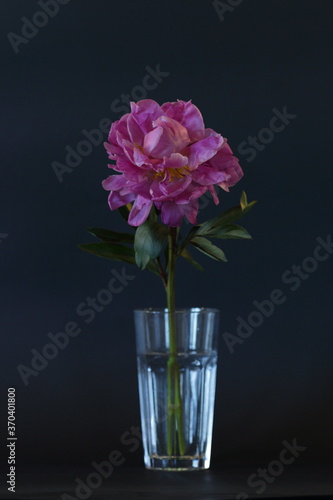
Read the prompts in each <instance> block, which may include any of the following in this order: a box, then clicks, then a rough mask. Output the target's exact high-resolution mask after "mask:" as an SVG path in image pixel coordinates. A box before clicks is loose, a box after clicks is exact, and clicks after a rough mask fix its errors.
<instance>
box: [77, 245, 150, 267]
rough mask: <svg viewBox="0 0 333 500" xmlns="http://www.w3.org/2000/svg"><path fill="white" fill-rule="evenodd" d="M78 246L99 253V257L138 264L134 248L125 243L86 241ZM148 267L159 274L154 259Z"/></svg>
mask: <svg viewBox="0 0 333 500" xmlns="http://www.w3.org/2000/svg"><path fill="white" fill-rule="evenodd" d="M78 247H79V248H80V249H81V250H84V251H85V252H88V253H91V254H93V255H97V256H98V257H104V258H105V259H110V260H116V261H121V262H126V263H127V264H132V265H134V266H136V261H135V252H134V249H133V248H130V247H126V246H124V245H118V244H112V243H109V242H101V241H100V242H98V243H84V244H83V245H78ZM147 269H149V271H152V272H153V273H155V274H157V275H158V276H159V272H158V269H157V266H156V264H155V262H154V261H149V262H148V264H147Z"/></svg>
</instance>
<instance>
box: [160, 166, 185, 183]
mask: <svg viewBox="0 0 333 500" xmlns="http://www.w3.org/2000/svg"><path fill="white" fill-rule="evenodd" d="M189 173H190V169H189V168H188V166H187V165H184V166H183V167H178V168H172V167H169V168H166V169H165V170H163V172H156V173H154V178H155V179H160V180H163V181H164V180H165V179H166V178H167V175H168V174H169V182H172V181H174V180H176V179H182V178H183V177H186V176H187V175H188V174H189Z"/></svg>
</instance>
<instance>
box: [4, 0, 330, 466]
mask: <svg viewBox="0 0 333 500" xmlns="http://www.w3.org/2000/svg"><path fill="white" fill-rule="evenodd" d="M40 3H41V4H43V1H42V2H40ZM51 3H52V2H51ZM60 4H61V5H60ZM48 5H49V9H51V7H50V4H48ZM57 5H58V12H56V10H57V9H56V8H55V7H53V12H52V11H51V10H52V9H51V10H50V11H49V14H45V15H40V14H36V12H38V11H42V12H43V9H42V7H41V6H40V4H38V2H35V1H31V0H29V1H27V0H15V1H14V0H13V1H10V2H9V1H7V2H5V1H2V2H1V4H0V19H1V33H2V45H1V70H2V71H1V73H2V76H1V84H2V91H1V101H2V104H1V111H2V113H1V114H2V134H1V136H2V148H1V154H2V160H1V183H0V203H1V220H0V222H1V224H0V265H1V315H0V328H1V358H2V361H1V373H2V376H1V393H0V394H1V402H0V408H1V419H2V421H3V423H4V424H3V425H4V426H3V430H2V432H3V431H4V429H5V428H6V423H5V422H6V394H7V388H8V387H15V388H16V393H17V427H18V431H17V434H18V438H19V439H18V443H19V445H18V446H19V464H20V465H21V466H23V465H24V464H38V463H50V464H60V463H62V464H78V463H82V464H90V463H91V462H92V461H93V460H95V461H98V460H103V459H105V458H106V457H107V456H108V454H109V453H110V451H111V450H112V449H115V448H116V449H121V451H122V452H123V453H124V454H125V456H126V457H127V464H134V463H142V458H141V452H140V450H137V451H135V452H133V453H131V452H130V450H129V447H128V446H127V447H126V446H124V445H123V444H122V443H121V436H122V435H123V433H124V432H126V431H128V430H129V429H130V428H131V426H137V425H139V407H138V397H137V385H136V365H135V363H136V360H135V345H134V333H133V320H132V310H133V309H134V308H136V307H145V306H161V305H163V304H164V292H163V290H162V288H161V286H160V284H159V283H158V281H157V279H156V278H155V277H153V276H150V275H148V274H147V273H145V272H140V271H139V270H137V269H135V268H131V267H130V266H124V265H122V264H120V263H113V262H108V261H105V260H103V259H98V258H94V257H93V256H89V255H88V254H85V253H83V252H81V251H80V250H79V249H78V248H77V244H79V243H82V242H88V241H91V239H90V237H89V235H88V234H86V233H85V230H84V228H85V227H86V226H100V227H109V228H114V229H116V230H125V229H126V228H125V226H124V224H123V222H122V220H121V219H120V218H119V216H118V215H117V214H115V213H111V212H110V211H109V209H108V206H107V193H106V192H105V191H103V189H102V188H101V181H102V180H103V179H104V178H105V177H106V176H107V175H108V174H109V171H108V169H107V157H106V154H105V151H104V148H103V146H102V145H101V144H100V145H90V142H89V140H88V139H87V137H86V136H85V134H87V133H88V132H90V131H91V130H92V129H98V128H99V127H103V126H104V128H105V126H106V125H105V123H106V122H107V120H103V119H106V118H108V119H109V120H115V119H118V118H119V117H120V116H121V114H122V113H123V112H124V111H125V110H126V101H128V99H129V98H128V94H129V95H130V96H131V97H130V99H134V100H136V99H140V98H142V97H147V98H152V99H155V100H157V101H158V102H160V103H162V102H165V101H174V100H176V99H184V100H188V99H192V100H193V102H194V104H196V105H197V106H198V107H199V108H200V110H201V111H202V113H203V115H204V118H205V123H206V126H209V127H211V128H213V129H215V130H217V131H219V132H221V133H222V134H223V135H225V136H226V137H228V139H229V143H230V145H231V147H232V148H233V149H234V151H235V153H236V154H237V156H238V157H239V158H240V162H241V164H242V166H243V168H244V171H245V176H244V178H243V180H242V181H241V182H240V183H239V184H238V185H237V186H235V187H234V188H233V189H232V190H231V192H230V194H223V193H222V195H221V197H220V199H221V204H220V207H219V208H220V209H223V208H227V207H231V206H233V205H235V204H237V203H238V200H239V196H240V193H241V190H242V189H244V190H245V191H246V192H247V193H248V197H249V199H250V200H252V199H257V200H259V203H258V204H257V205H256V207H255V208H254V209H253V211H252V212H251V213H250V214H249V215H248V216H247V217H246V219H244V225H245V227H247V228H248V230H249V231H250V233H251V234H252V235H253V241H250V242H247V241H246V242H242V241H228V242H226V243H225V244H224V247H223V248H224V250H225V252H226V254H227V256H228V258H229V262H228V264H219V263H217V262H213V261H209V262H208V260H209V259H205V258H204V256H202V255H198V256H197V258H198V260H199V261H200V262H201V263H202V264H203V265H204V267H205V272H204V273H200V272H197V271H195V270H193V271H192V268H190V267H189V266H188V265H187V263H186V262H184V263H181V265H179V268H178V278H177V279H178V282H177V303H178V305H179V306H201V305H203V306H211V307H217V308H220V309H221V312H222V314H221V337H220V360H219V374H218V386H217V400H216V413H215V428H214V446H213V458H214V459H215V460H222V461H223V463H224V464H227V463H232V462H241V463H250V462H251V461H254V460H256V461H259V462H260V463H265V461H267V460H271V459H274V458H275V457H276V456H277V454H278V453H279V451H280V450H281V447H282V444H281V443H282V441H284V440H287V441H290V442H291V441H292V440H293V439H297V443H298V444H300V445H301V446H305V447H306V448H307V449H306V451H305V452H304V453H302V454H301V456H300V457H299V462H300V463H301V462H307V463H310V464H312V463H313V464H314V463H324V462H327V461H328V460H329V459H330V457H331V445H332V438H333V430H332V417H333V406H332V346H333V342H332V319H333V318H332V294H331V283H332V277H333V273H332V262H333V256H332V252H333V249H332V248H331V246H330V241H331V240H330V238H331V234H332V208H333V203H332V180H333V175H332V160H331V157H332V146H331V144H332V140H331V134H332V126H331V121H332V99H331V93H332V69H331V68H332V30H331V23H332V15H333V5H332V3H331V2H327V1H323V0H316V1H314V0H312V1H309V0H293V1H287V0H271V1H270V2H264V1H258V0H251V1H249V0H244V1H235V0H233V1H230V2H224V5H226V6H227V7H223V6H222V2H220V7H219V8H217V7H216V6H214V4H213V3H212V2H211V1H204V0H197V1H196V2H193V1H190V0H182V1H179V0H169V1H168V2H156V1H153V0H142V1H141V2H137V1H129V0H121V1H120V0H115V1H112V2H111V1H109V2H107V1H101V0H94V1H92V0H90V1H89V0H80V1H78V0H71V1H67V0H62V2H60V0H59V3H58V4H57ZM44 12H45V10H44ZM23 17H25V19H23V20H22V18H23ZM31 21H32V22H33V24H32V25H31V24H30V22H31ZM36 24H37V25H38V26H39V27H37V29H36V27H34V26H35V25H36ZM10 33H11V34H10ZM20 37H21V38H20ZM148 74H150V75H155V76H150V77H148V76H147V75H148ZM148 87H149V88H148ZM152 87H154V88H152ZM121 101H123V102H121ZM124 103H125V104H124ZM124 106H125V108H124ZM279 113H280V114H281V113H282V114H283V115H284V118H283V119H282V121H281V119H280V120H272V119H273V117H274V116H278V115H279ZM101 122H102V123H101ZM277 127H278V130H277ZM84 130H86V133H85V132H84ZM103 137H105V133H104V132H103ZM254 138H257V139H254ZM83 140H86V141H87V140H88V143H87V142H86V143H82V142H81V141H83ZM90 140H91V141H92V140H94V141H95V142H96V143H97V142H100V141H101V133H100V134H98V133H96V132H95V135H94V137H93V138H91V139H90ZM254 141H256V142H254ZM251 142H252V143H253V144H252V145H251V144H249V143H251ZM66 148H67V149H66ZM249 148H251V150H249ZM77 149H79V155H76V156H75V157H74V156H73V153H72V151H73V150H74V151H77ZM69 151H71V154H69V155H68V152H69ZM67 155H68V156H67ZM66 156H67V159H66ZM61 165H62V166H61ZM56 172H57V173H56ZM59 172H60V173H59ZM60 181H61V182H60ZM216 213H217V212H216V208H215V207H214V206H212V204H208V206H207V207H206V208H205V209H203V210H202V212H201V215H200V220H204V219H206V218H208V217H210V216H213V215H214V214H216ZM318 238H319V240H317V239H318ZM320 238H321V239H320ZM323 242H324V243H323ZM318 245H320V246H321V249H319V248H317V247H318ZM293 266H301V267H300V268H297V267H293ZM124 268H125V271H124ZM111 272H113V273H114V272H118V273H119V274H120V275H121V274H124V272H125V273H126V274H127V275H130V276H131V277H134V279H129V280H128V282H127V283H125V282H124V283H122V284H123V290H122V291H121V293H118V294H114V296H113V298H112V302H111V303H110V304H109V305H105V306H104V308H103V310H102V308H101V309H100V310H99V311H98V312H97V311H95V314H94V316H93V315H90V316H89V317H88V316H82V315H81V316H80V315H79V314H78V311H77V308H78V307H81V308H82V307H85V306H82V303H85V302H86V301H87V298H88V297H91V298H94V297H96V296H97V294H98V292H99V291H100V290H101V289H103V288H105V287H106V286H107V284H108V282H109V280H110V277H111ZM297 274H298V276H297ZM275 289H279V290H281V293H282V294H283V298H284V300H283V303H281V304H279V305H276V306H275V308H274V311H273V312H272V314H270V316H269V317H265V318H263V320H262V322H261V323H262V324H261V325H260V326H255V327H253V331H252V332H251V331H250V330H249V331H250V334H248V336H247V338H245V339H243V343H237V344H235V345H234V346H233V349H232V348H231V347H229V348H228V346H227V343H226V338H227V336H226V335H225V333H226V332H228V333H229V334H231V335H237V325H238V323H239V319H237V318H239V317H241V318H242V319H243V320H244V321H248V319H251V320H252V322H253V321H255V320H256V319H257V321H258V317H259V316H258V315H257V316H256V315H253V314H252V316H250V318H249V315H251V313H253V312H254V311H257V310H258V306H257V305H255V304H254V301H258V302H260V303H261V302H262V301H264V300H267V299H269V297H270V295H271V293H272V292H273V290H275ZM81 310H82V309H81ZM87 319H91V321H90V323H88V322H87V321H86V320H87ZM70 322H75V323H76V324H77V325H78V327H77V328H80V333H79V334H77V335H76V336H72V337H70V339H69V342H68V345H67V346H66V347H65V348H64V349H62V350H61V349H59V352H58V353H56V354H55V351H54V349H53V351H52V348H51V351H49V355H50V356H52V353H53V354H54V359H50V360H49V361H48V364H47V366H43V364H42V363H43V362H42V361H39V363H40V364H39V366H38V370H35V371H34V372H29V373H28V374H27V372H25V373H26V375H25V381H26V383H24V381H23V378H24V376H21V375H20V373H19V369H18V366H20V365H21V368H20V370H21V373H23V372H22V370H24V369H23V368H22V366H24V367H28V368H30V369H31V368H32V365H31V360H32V357H33V353H36V351H37V352H39V353H41V352H42V350H43V348H45V345H46V344H48V343H50V342H51V340H50V336H49V334H50V333H51V334H57V333H59V332H63V331H64V329H65V328H67V330H68V331H69V330H71V329H72V330H71V331H72V332H74V333H78V330H77V329H76V330H75V325H74V326H73V324H71V323H70ZM73 328H74V330H73ZM228 338H229V339H230V338H232V337H228ZM33 349H35V351H33V353H31V350H33ZM231 350H234V352H233V353H231V352H230V351H231ZM35 367H36V366H35ZM4 432H5V431H4ZM1 454H2V456H3V458H5V456H6V452H5V450H4V447H2V450H1Z"/></svg>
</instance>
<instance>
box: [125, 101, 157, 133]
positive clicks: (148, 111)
mask: <svg viewBox="0 0 333 500" xmlns="http://www.w3.org/2000/svg"><path fill="white" fill-rule="evenodd" d="M131 111H132V116H133V118H134V120H135V121H136V123H137V124H138V126H139V127H140V129H141V130H142V133H143V134H144V135H145V134H148V132H150V131H151V130H152V129H153V125H152V122H153V121H154V120H157V118H159V117H160V116H162V115H163V111H162V108H161V106H160V105H159V104H157V102H156V101H153V100H152V99H143V100H142V101H139V102H136V103H135V102H131Z"/></svg>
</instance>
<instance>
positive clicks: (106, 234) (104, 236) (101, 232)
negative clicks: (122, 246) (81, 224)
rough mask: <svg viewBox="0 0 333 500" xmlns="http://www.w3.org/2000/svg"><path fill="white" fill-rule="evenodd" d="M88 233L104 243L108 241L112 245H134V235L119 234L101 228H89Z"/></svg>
mask: <svg viewBox="0 0 333 500" xmlns="http://www.w3.org/2000/svg"><path fill="white" fill-rule="evenodd" d="M87 231H88V232H89V233H90V234H93V235H94V236H96V237H97V238H99V239H100V240H102V241H108V242H110V243H134V234H129V233H117V232H115V231H110V230H109V229H102V228H99V227H87Z"/></svg>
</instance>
